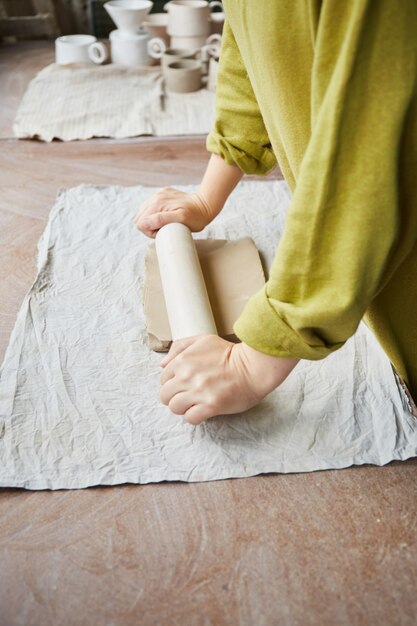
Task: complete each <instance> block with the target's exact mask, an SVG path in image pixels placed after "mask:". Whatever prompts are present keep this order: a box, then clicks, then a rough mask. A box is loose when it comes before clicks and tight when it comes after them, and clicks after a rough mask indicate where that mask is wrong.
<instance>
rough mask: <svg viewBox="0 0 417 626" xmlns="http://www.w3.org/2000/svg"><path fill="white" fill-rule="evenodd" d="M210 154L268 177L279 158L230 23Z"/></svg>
mask: <svg viewBox="0 0 417 626" xmlns="http://www.w3.org/2000/svg"><path fill="white" fill-rule="evenodd" d="M207 150H208V151H209V152H214V153H215V154H218V155H220V156H221V157H222V158H223V159H224V160H225V161H226V162H227V163H229V165H237V166H238V167H239V168H240V169H241V170H242V171H243V172H244V173H245V174H258V175H263V174H267V173H268V172H269V171H270V170H271V169H273V168H274V167H275V165H276V158H275V155H274V152H273V150H272V147H271V143H270V140H269V137H268V133H267V132H266V129H265V126H264V122H263V119H262V115H261V112H260V110H259V107H258V103H257V101H256V98H255V95H254V93H253V90H252V86H251V83H250V80H249V78H248V75H247V72H246V70H245V67H244V65H243V62H242V59H241V56H240V53H239V49H238V47H237V44H236V41H235V38H234V36H233V33H232V31H231V29H230V26H229V24H228V22H227V21H226V23H225V25H224V31H223V38H222V48H221V54H220V61H219V70H218V76H217V88H216V113H215V122H214V127H213V129H212V131H211V132H210V134H209V135H208V138H207Z"/></svg>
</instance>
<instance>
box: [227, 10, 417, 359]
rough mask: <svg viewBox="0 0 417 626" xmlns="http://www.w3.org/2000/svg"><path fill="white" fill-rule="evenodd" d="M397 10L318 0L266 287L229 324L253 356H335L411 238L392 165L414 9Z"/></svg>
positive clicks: (407, 95)
mask: <svg viewBox="0 0 417 626" xmlns="http://www.w3.org/2000/svg"><path fill="white" fill-rule="evenodd" d="M336 5H337V6H336ZM342 7H343V9H342ZM407 7H408V9H409V11H408V12H409V15H407V11H403V10H401V11H399V10H398V9H397V7H396V6H395V3H394V2H393V1H386V0H381V2H378V3H373V2H371V1H367V0H361V1H355V2H352V3H350V2H349V3H345V4H344V3H340V4H339V3H334V2H333V3H332V2H323V8H322V11H321V15H320V24H319V27H318V35H317V40H316V42H315V60H314V66H313V72H312V134H311V138H310V141H309V144H308V147H307V150H306V153H305V156H304V159H303V161H302V163H301V168H300V172H299V176H298V179H297V183H296V187H295V191H294V195H293V198H292V202H291V205H290V208H289V212H288V214H287V219H286V224H285V229H284V233H283V236H282V239H281V241H280V243H279V246H278V249H277V253H276V256H275V260H274V263H273V265H272V268H271V271H270V277H269V280H268V282H267V284H266V286H265V288H264V289H263V290H262V291H261V292H259V293H258V294H256V295H255V296H254V297H253V298H252V299H251V300H250V301H249V302H248V304H247V306H246V308H245V309H244V311H243V313H242V315H241V317H240V318H239V319H238V321H237V322H236V324H235V333H236V334H237V336H238V337H239V338H240V339H241V340H242V341H244V342H245V343H247V344H249V345H250V346H252V347H253V348H255V349H257V350H259V351H261V352H265V353H267V354H271V355H275V356H296V357H299V358H306V359H321V358H323V357H325V356H327V355H328V354H329V353H330V352H332V351H334V350H336V349H338V348H339V347H340V346H342V345H343V343H344V342H345V341H346V340H347V339H348V338H349V337H350V336H351V335H352V334H353V333H354V332H355V330H356V328H357V326H358V324H359V322H360V320H361V318H362V317H363V315H364V313H365V311H366V309H367V307H368V306H369V304H370V302H371V301H372V299H373V298H374V297H375V295H376V294H377V293H378V291H379V290H380V289H381V288H382V287H383V285H384V282H385V281H386V280H387V279H388V277H389V275H390V274H391V273H392V271H394V269H395V267H394V266H395V265H396V264H397V265H398V264H399V263H401V262H402V259H404V258H405V256H406V255H407V254H408V253H409V251H410V247H411V246H412V245H413V241H415V238H416V232H415V219H414V218H413V220H411V218H406V217H405V215H404V207H405V206H406V199H405V197H404V193H403V191H404V190H403V189H402V187H401V182H402V181H401V178H400V169H399V168H400V165H401V163H402V161H403V160H404V159H407V158H411V157H412V158H415V152H412V151H410V153H409V156H408V157H407V149H409V148H410V147H412V145H413V143H412V142H413V139H412V137H411V135H410V136H409V137H407V136H406V135H404V128H405V125H406V123H407V118H408V117H409V115H410V111H411V110H412V107H414V104H413V102H414V103H415V99H416V95H415V90H416V87H415V82H416V79H415V77H416V75H417V72H416V50H417V44H416V43H415V41H416V39H415V34H414V35H413V32H414V28H415V24H416V19H417V11H416V10H415V8H414V7H412V3H411V2H409V3H408V4H407ZM411 7H412V8H411ZM407 146H408V147H407ZM413 155H414V156H413ZM413 211H414V215H415V208H414V209H413ZM407 221H408V223H409V226H410V227H409V228H408V229H405V230H407V233H405V230H404V223H405V222H407ZM412 224H413V225H412ZM411 225H412V226H411ZM411 231H413V232H411Z"/></svg>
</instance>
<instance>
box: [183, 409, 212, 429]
mask: <svg viewBox="0 0 417 626" xmlns="http://www.w3.org/2000/svg"><path fill="white" fill-rule="evenodd" d="M215 415H216V413H215V412H213V410H212V409H211V407H210V406H207V405H206V406H205V405H204V404H194V405H191V406H190V408H189V409H188V410H186V411H185V414H184V416H185V421H186V422H188V424H194V426H198V424H201V423H202V422H205V420H207V419H209V418H210V417H214V416H215Z"/></svg>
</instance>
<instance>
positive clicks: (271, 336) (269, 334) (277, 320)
mask: <svg viewBox="0 0 417 626" xmlns="http://www.w3.org/2000/svg"><path fill="white" fill-rule="evenodd" d="M234 332H235V334H236V336H237V337H238V338H239V339H240V340H241V341H243V342H244V343H246V344H247V345H249V346H251V347H252V348H254V349H255V350H258V351H259V352H263V353H265V354H269V355H271V356H277V357H297V358H299V359H309V360H312V361H316V360H320V359H323V358H325V357H326V356H327V355H328V354H330V353H331V352H334V351H335V350H338V349H339V348H341V347H342V345H343V343H337V344H332V345H326V344H324V343H322V344H320V345H309V344H308V343H306V342H305V341H304V340H303V338H302V337H301V336H300V334H299V333H297V332H296V331H295V330H294V329H293V328H291V327H290V326H289V325H288V324H287V323H286V322H285V321H284V320H283V319H282V318H281V317H280V316H279V315H278V313H277V311H276V310H275V309H274V307H273V306H272V304H271V302H270V301H269V298H268V295H267V291H266V287H265V288H264V289H263V290H261V291H259V292H258V293H257V294H255V295H254V296H253V297H252V298H251V299H250V300H249V301H248V303H247V304H246V306H245V308H244V310H243V312H242V314H241V316H240V317H239V319H238V320H237V321H236V323H235V325H234Z"/></svg>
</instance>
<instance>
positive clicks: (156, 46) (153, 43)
mask: <svg viewBox="0 0 417 626" xmlns="http://www.w3.org/2000/svg"><path fill="white" fill-rule="evenodd" d="M166 49H167V47H166V43H165V41H164V40H163V39H161V38H160V37H152V39H150V40H149V41H148V54H149V56H151V57H152V58H153V59H160V58H161V57H163V56H164V54H165V50H166Z"/></svg>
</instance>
